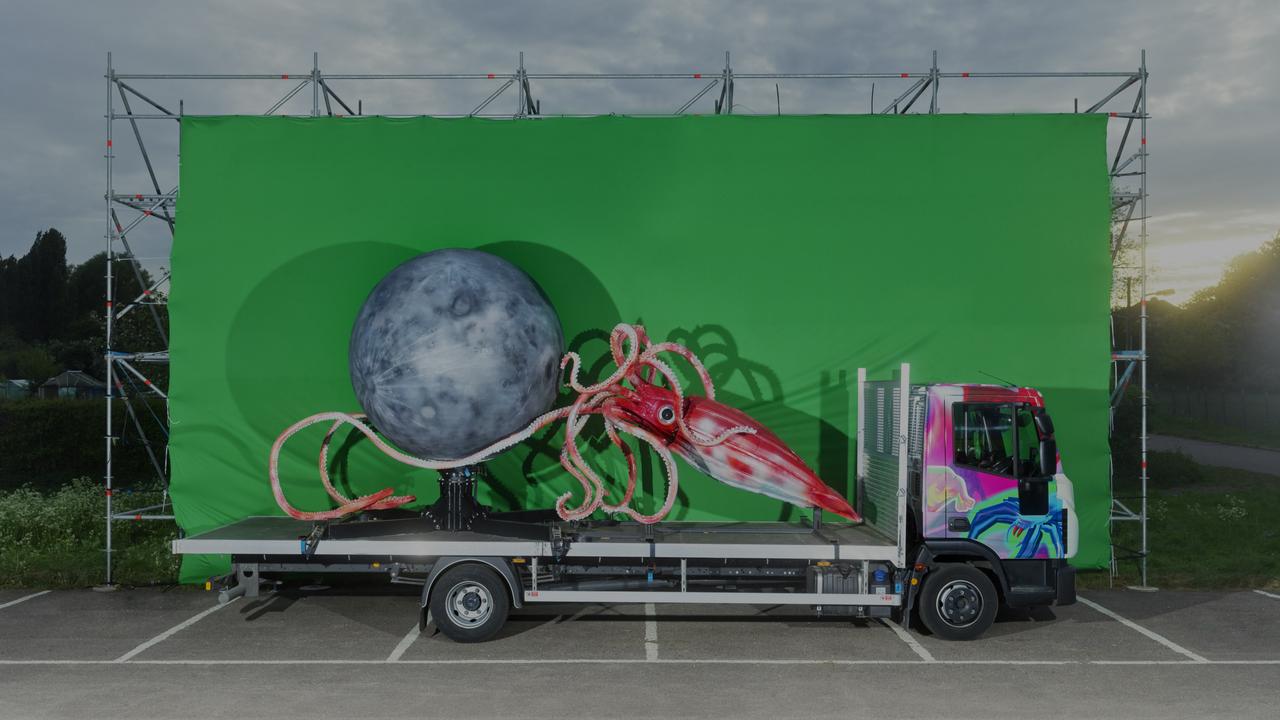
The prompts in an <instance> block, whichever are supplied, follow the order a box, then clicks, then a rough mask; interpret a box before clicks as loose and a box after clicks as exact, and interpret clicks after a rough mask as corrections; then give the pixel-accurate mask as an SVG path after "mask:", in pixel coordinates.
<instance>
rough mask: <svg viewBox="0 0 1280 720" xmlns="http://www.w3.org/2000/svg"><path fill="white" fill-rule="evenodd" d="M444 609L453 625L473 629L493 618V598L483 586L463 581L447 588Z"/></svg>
mask: <svg viewBox="0 0 1280 720" xmlns="http://www.w3.org/2000/svg"><path fill="white" fill-rule="evenodd" d="M444 607H445V611H446V612H448V613H449V620H450V621H452V622H453V624H454V625H457V626H458V627H464V628H473V627H477V626H479V625H483V624H484V623H485V621H487V620H488V619H489V618H490V617H492V616H493V597H492V596H490V595H489V589H488V588H486V587H485V586H484V585H481V584H480V583H478V582H475V581H472V580H464V581H462V582H460V583H458V584H457V585H454V586H453V587H451V588H449V594H448V595H447V596H445V602H444Z"/></svg>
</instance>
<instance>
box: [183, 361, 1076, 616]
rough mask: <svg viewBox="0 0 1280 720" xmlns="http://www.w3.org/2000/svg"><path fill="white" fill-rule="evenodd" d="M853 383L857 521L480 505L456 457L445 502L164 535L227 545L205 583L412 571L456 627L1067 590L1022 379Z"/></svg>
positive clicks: (1035, 596)
mask: <svg viewBox="0 0 1280 720" xmlns="http://www.w3.org/2000/svg"><path fill="white" fill-rule="evenodd" d="M857 394H858V398H857V408H858V418H857V467H856V484H855V487H856V498H855V503H856V508H857V510H858V511H859V514H860V515H861V516H862V517H863V519H864V521H863V522H862V523H859V524H851V523H847V522H843V521H841V522H824V521H823V519H822V514H821V511H819V510H815V511H814V514H813V518H812V520H811V521H808V522H805V523H804V524H796V523H774V522H663V523H657V524H654V525H642V524H639V523H634V522H616V521H611V520H605V521H599V520H587V521H576V522H564V521H561V520H559V519H558V518H555V517H554V515H553V514H550V515H549V514H548V513H539V512H517V513H492V514H489V513H485V512H483V509H479V511H478V512H477V508H478V506H477V505H475V503H474V485H475V483H474V478H473V477H472V476H470V474H469V473H463V474H459V473H452V474H450V473H445V474H442V482H441V487H442V497H443V496H444V495H446V494H449V493H461V494H462V495H461V496H459V497H457V498H453V500H451V501H450V502H449V503H448V505H449V506H450V507H451V508H454V509H455V510H456V511H457V512H455V513H451V514H450V515H448V516H446V517H441V514H440V513H439V512H437V513H436V515H435V517H434V518H431V517H428V513H423V514H422V515H420V516H416V517H390V518H388V517H385V516H381V517H366V518H357V519H352V520H348V521H345V522H335V523H312V522H307V521H300V520H294V519H291V518H287V517H277V516H271V517H251V518H247V519H244V520H241V521H239V522H236V523H232V524H230V525H227V526H224V527H221V528H218V529H215V530H212V531H209V532H205V533H201V534H198V535H193V536H190V537H184V538H180V539H178V540H175V541H174V542H173V551H174V552H175V553H178V554H187V553H196V554H205V553H211V554H224V555H229V556H230V557H231V560H232V568H233V572H232V577H233V579H232V580H231V581H230V582H229V583H228V585H227V587H226V588H225V589H224V590H223V591H222V592H221V593H220V598H221V599H223V600H224V601H226V600H229V599H230V598H232V597H234V596H236V595H242V594H243V595H249V596H255V595H257V594H258V591H259V582H260V581H262V580H263V579H265V578H264V576H274V575H277V574H285V573H299V572H303V573H312V574H315V573H377V574H382V575H385V576H387V577H388V578H389V579H390V580H391V581H392V582H396V583H413V584H419V585H421V586H422V595H421V604H420V610H419V623H420V625H421V626H422V627H423V628H424V629H425V628H426V627H427V626H428V625H429V624H434V625H435V626H436V627H437V628H438V629H439V630H440V631H441V632H442V633H444V634H445V635H446V636H448V637H449V638H451V639H453V640H456V641H460V642H477V641H483V640H487V639H489V638H491V637H492V636H493V635H494V634H495V633H497V632H498V631H499V630H500V629H501V628H502V626H503V624H504V623H505V621H506V619H507V616H508V613H509V612H510V610H511V609H512V608H520V607H523V606H526V605H532V604H535V603H575V602H582V603H689V604H707V605H724V604H767V605H795V606H801V607H806V606H807V607H809V608H812V610H813V611H814V612H815V613H817V614H819V615H828V616H831V615H834V616H849V617H882V618H890V619H892V620H893V621H895V622H900V623H902V624H903V625H904V626H906V627H913V626H914V627H923V628H924V629H926V630H928V631H930V632H932V633H934V634H935V635H937V636H939V637H942V638H946V639H955V640H965V639H973V638H976V637H979V636H980V635H981V634H982V633H983V632H985V631H986V630H987V629H988V628H989V627H990V626H991V624H992V622H993V621H994V619H995V615H996V611H997V609H998V608H999V606H1001V605H1004V606H1011V607H1036V606H1047V605H1053V604H1057V605H1066V604H1070V603H1073V602H1075V575H1074V570H1073V569H1072V568H1071V566H1070V565H1069V564H1068V562H1067V561H1068V560H1069V559H1070V558H1071V557H1072V556H1073V555H1074V554H1075V551H1076V547H1077V537H1078V523H1077V520H1076V515H1075V508H1074V494H1073V491H1072V485H1071V482H1070V480H1069V479H1068V478H1067V477H1066V475H1065V474H1064V473H1063V472H1062V467H1061V463H1060V460H1059V457H1058V452H1057V447H1056V441H1055V440H1054V435H1053V422H1052V420H1051V419H1050V416H1049V414H1048V412H1047V410H1046V408H1045V405H1044V400H1043V397H1042V396H1041V395H1040V393H1039V392H1037V391H1036V390H1033V389H1030V388H1019V387H1008V386H998V385H972V384H928V385H923V384H921V385H913V384H911V382H910V366H909V365H907V364H903V365H902V367H901V369H900V371H899V373H898V377H897V378H896V379H894V380H888V381H868V380H867V378H866V371H865V370H859V371H858V383H857ZM464 475H465V477H464ZM446 479H448V480H449V481H450V483H451V484H450V483H446ZM440 504H441V503H437V506H439V505H440ZM464 511H465V512H464ZM375 515H376V514H375Z"/></svg>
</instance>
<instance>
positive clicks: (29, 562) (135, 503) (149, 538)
mask: <svg viewBox="0 0 1280 720" xmlns="http://www.w3.org/2000/svg"><path fill="white" fill-rule="evenodd" d="M159 502H160V493H159V492H158V491H154V492H152V491H148V492H134V493H131V494H128V495H119V496H117V508H119V506H121V505H123V506H124V507H141V506H144V505H152V504H155V503H159ZM106 512H107V505H106V497H105V496H104V495H103V492H102V486H101V485H100V484H99V483H97V482H94V481H93V480H90V479H89V478H79V479H76V480H73V481H71V482H70V483H68V484H66V485H64V486H62V487H60V488H57V489H55V490H47V491H45V490H36V489H34V488H31V487H23V488H19V489H17V490H6V491H2V492H0V587H31V588H41V589H47V588H68V587H85V586H89V585H97V584H100V583H102V582H103V580H105V574H104V573H105V563H104V554H103V550H104V548H105V547H106V531H105V527H104V522H103V518H104V517H105V516H106ZM175 537H177V528H176V527H175V526H174V524H173V523H171V522H164V521H156V522H149V521H148V522H118V523H115V525H114V526H113V528H112V544H113V545H114V546H115V553H114V556H115V577H114V580H115V582H118V583H121V584H124V585H154V584H170V583H175V582H177V578H178V562H177V559H176V558H175V557H174V556H173V555H172V554H170V552H169V542H170V541H171V540H173V539H174V538H175Z"/></svg>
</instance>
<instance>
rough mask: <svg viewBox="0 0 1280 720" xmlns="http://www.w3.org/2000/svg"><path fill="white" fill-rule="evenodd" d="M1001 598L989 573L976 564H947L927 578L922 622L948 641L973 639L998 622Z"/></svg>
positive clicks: (922, 603)
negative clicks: (997, 612) (978, 567)
mask: <svg viewBox="0 0 1280 720" xmlns="http://www.w3.org/2000/svg"><path fill="white" fill-rule="evenodd" d="M998 605H999V598H998V597H997V596H996V588H995V586H994V585H992V584H991V579H990V578H988V577H987V575H986V573H984V572H982V571H981V570H979V569H977V568H975V567H973V566H972V565H944V566H942V567H941V568H939V569H937V570H934V571H933V572H931V573H929V574H928V575H926V576H925V579H924V587H923V588H921V592H920V602H919V608H920V620H921V621H923V622H924V625H925V627H927V628H929V630H930V631H931V632H932V633H933V634H934V635H937V636H938V637H940V638H943V639H946V640H972V639H974V638H976V637H978V636H979V635H981V634H982V633H984V632H986V631H987V628H989V627H991V623H992V622H994V621H995V618H996V609H997V606H998Z"/></svg>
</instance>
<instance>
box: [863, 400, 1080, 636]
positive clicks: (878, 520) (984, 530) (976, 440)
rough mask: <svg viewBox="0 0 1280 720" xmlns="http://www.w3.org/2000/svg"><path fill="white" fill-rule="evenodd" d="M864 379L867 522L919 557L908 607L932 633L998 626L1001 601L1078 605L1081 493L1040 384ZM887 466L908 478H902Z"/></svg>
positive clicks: (908, 554) (977, 630)
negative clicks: (901, 497) (1073, 562)
mask: <svg viewBox="0 0 1280 720" xmlns="http://www.w3.org/2000/svg"><path fill="white" fill-rule="evenodd" d="M860 387H863V388H864V392H863V397H862V399H861V401H860V403H861V407H862V410H863V412H862V418H864V419H863V420H862V421H861V422H860V424H861V425H863V428H862V432H861V433H860V439H859V460H860V468H861V469H860V480H861V482H860V487H865V488H866V490H865V491H864V492H865V493H866V494H865V495H864V496H861V497H860V498H859V500H860V502H861V503H862V504H864V513H865V515H866V517H867V519H868V522H869V523H871V524H872V525H875V526H879V528H880V529H881V530H882V531H884V532H895V531H896V532H897V533H898V536H899V537H900V538H902V541H903V543H904V545H905V546H906V553H905V557H904V559H911V558H914V563H912V566H911V580H910V583H911V586H910V588H909V589H908V610H910V611H913V612H914V613H915V617H917V618H918V620H919V621H921V622H923V624H924V625H925V626H926V627H928V629H930V630H932V631H933V632H935V633H937V634H939V635H944V636H947V637H953V638H956V639H964V638H966V637H972V636H976V635H977V634H980V633H981V631H982V630H985V629H986V627H987V626H989V625H990V622H991V620H992V619H993V618H994V615H995V610H996V607H995V605H996V604H997V603H998V604H1000V605H1005V606H1008V607H1035V606H1045V605H1052V604H1059V605H1065V604H1069V603H1071V602H1074V601H1075V576H1074V570H1073V569H1072V568H1071V566H1070V565H1068V564H1067V560H1068V559H1070V558H1071V557H1073V556H1074V555H1075V554H1076V549H1077V546H1078V537H1079V521H1078V519H1077V517H1076V512H1075V495H1074V491H1073V488H1072V485H1071V481H1070V480H1069V479H1068V478H1067V476H1066V474H1065V473H1064V472H1063V469H1062V459H1061V457H1060V455H1059V453H1058V448H1057V441H1056V439H1055V437H1054V427H1053V419H1052V417H1051V416H1050V415H1049V411H1048V409H1047V408H1046V406H1045V402H1044V397H1043V396H1042V395H1041V393H1040V392H1039V391H1037V390H1034V389H1032V388H1025V387H1012V386H1002V385H982V384H931V385H907V384H906V383H901V384H900V383H899V382H898V381H893V382H871V383H865V384H860ZM903 391H906V394H907V397H908V401H907V403H906V406H907V412H906V413H905V415H901V414H900V408H901V407H902V405H901V402H900V400H899V398H900V397H901V394H902V392H903ZM899 433H900V434H899ZM895 436H896V437H904V438H905V443H895V442H893V440H894V438H895ZM903 450H905V453H903V452H902V451H903ZM902 454H905V456H906V457H905V460H906V462H905V463H904V462H902V458H901V457H900V455H902ZM889 470H898V471H900V472H901V473H903V474H905V475H906V477H905V482H902V481H900V482H899V483H898V484H896V485H895V484H893V482H892V480H893V479H892V478H890V477H888V471H889ZM903 485H905V486H906V488H907V497H906V498H905V501H904V502H901V506H902V507H901V508H900V510H899V512H898V513H896V517H895V516H894V515H891V514H890V512H889V511H890V510H891V502H892V500H893V499H892V498H890V497H889V496H888V490H890V489H897V488H901V487H902V486H903ZM898 522H903V523H905V528H901V529H900V528H898V527H897V523H898ZM993 600H994V601H995V602H993Z"/></svg>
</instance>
